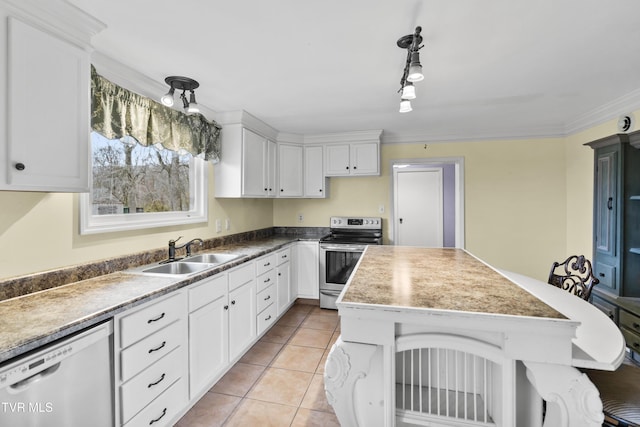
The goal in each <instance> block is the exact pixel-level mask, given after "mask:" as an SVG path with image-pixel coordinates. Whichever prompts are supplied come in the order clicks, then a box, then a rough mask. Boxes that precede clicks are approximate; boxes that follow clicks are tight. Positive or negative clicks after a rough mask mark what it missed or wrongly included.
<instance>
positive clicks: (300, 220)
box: [298, 214, 304, 222]
mask: <svg viewBox="0 0 640 427" xmlns="http://www.w3.org/2000/svg"><path fill="white" fill-rule="evenodd" d="M302 221H304V215H302V214H298V222H302Z"/></svg>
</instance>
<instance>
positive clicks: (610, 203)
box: [607, 197, 613, 210]
mask: <svg viewBox="0 0 640 427" xmlns="http://www.w3.org/2000/svg"><path fill="white" fill-rule="evenodd" d="M607 209H609V210H613V197H609V200H607Z"/></svg>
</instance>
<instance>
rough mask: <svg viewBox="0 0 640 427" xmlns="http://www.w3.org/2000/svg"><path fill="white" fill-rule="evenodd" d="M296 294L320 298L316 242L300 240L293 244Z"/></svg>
mask: <svg viewBox="0 0 640 427" xmlns="http://www.w3.org/2000/svg"><path fill="white" fill-rule="evenodd" d="M295 250H296V275H297V283H296V284H297V289H298V292H297V296H298V297H299V298H313V299H318V298H320V287H319V280H320V267H319V263H318V251H319V247H318V242H313V241H300V242H297V243H296V244H295Z"/></svg>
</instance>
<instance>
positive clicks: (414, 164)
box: [389, 157, 465, 249]
mask: <svg viewBox="0 0 640 427" xmlns="http://www.w3.org/2000/svg"><path fill="white" fill-rule="evenodd" d="M443 165H454V171H455V172H454V175H455V182H454V189H455V195H454V199H455V220H454V222H455V233H456V238H455V247H456V248H460V249H464V247H465V238H464V157H430V158H417V159H391V160H390V168H389V171H390V174H391V179H390V183H391V192H390V194H391V200H390V203H389V206H390V207H391V212H390V215H389V222H390V227H389V241H390V243H391V244H392V245H395V244H396V239H395V236H396V235H397V231H396V212H395V211H396V194H395V185H396V171H397V170H398V169H400V168H410V169H412V170H420V169H424V168H433V167H441V166H443Z"/></svg>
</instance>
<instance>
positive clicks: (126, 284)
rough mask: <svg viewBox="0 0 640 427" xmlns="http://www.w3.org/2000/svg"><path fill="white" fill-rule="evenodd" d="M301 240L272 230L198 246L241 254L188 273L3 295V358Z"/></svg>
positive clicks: (116, 277) (117, 275) (108, 278)
mask: <svg viewBox="0 0 640 427" xmlns="http://www.w3.org/2000/svg"><path fill="white" fill-rule="evenodd" d="M307 239H309V240H314V238H313V237H309V236H307ZM298 240H306V239H304V238H299V237H296V236H271V237H266V238H260V239H255V240H248V241H243V242H235V243H230V244H227V245H224V246H219V247H216V248H215V249H212V250H206V251H198V253H205V252H216V253H224V252H226V253H234V254H240V255H242V257H241V258H238V259H236V260H234V261H231V262H229V263H226V264H223V265H221V266H219V267H216V268H214V269H211V270H208V271H205V272H202V273H198V274H195V275H193V276H189V277H187V278H184V277H182V278H174V277H160V276H147V275H142V274H131V273H127V272H126V270H125V271H122V272H114V273H111V274H106V275H103V276H99V277H95V278H91V279H87V280H82V281H78V282H74V283H70V284H67V285H64V286H58V287H55V288H52V289H47V290H42V291H39V292H34V293H29V294H27V295H23V296H19V297H16V298H10V299H7V300H5V301H0V363H3V362H5V361H7V360H9V359H11V358H13V357H15V356H19V355H21V354H23V353H26V352H28V351H30V350H33V349H35V348H38V347H40V346H42V345H45V344H47V343H50V342H52V341H55V340H57V339H59V338H62V337H65V336H67V335H70V334H72V333H74V332H76V331H79V330H82V329H85V328H87V327H89V326H93V325H95V324H98V323H100V322H102V321H104V320H108V319H110V318H112V317H113V316H114V315H116V314H117V313H120V312H122V311H125V310H127V309H130V308H132V307H134V306H136V305H139V304H142V303H144V302H147V301H150V300H152V299H154V298H156V297H159V296H161V295H165V294H167V293H169V292H172V291H175V290H177V289H180V288H182V287H184V286H187V285H189V284H191V283H194V282H196V281H198V280H202V279H204V278H206V277H209V276H212V275H214V274H217V273H219V272H221V271H224V270H227V269H230V268H232V267H235V266H237V265H240V264H242V263H244V262H246V261H248V260H250V259H254V258H257V257H259V256H262V255H264V254H267V253H269V252H272V251H274V250H277V249H279V248H282V247H284V246H286V245H288V244H289V243H292V242H294V241H298Z"/></svg>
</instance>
